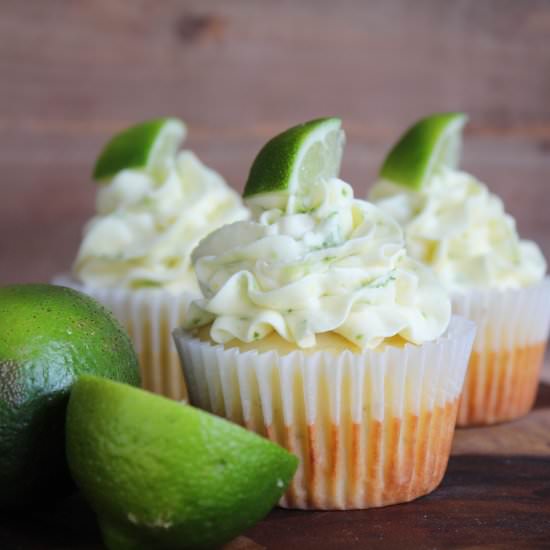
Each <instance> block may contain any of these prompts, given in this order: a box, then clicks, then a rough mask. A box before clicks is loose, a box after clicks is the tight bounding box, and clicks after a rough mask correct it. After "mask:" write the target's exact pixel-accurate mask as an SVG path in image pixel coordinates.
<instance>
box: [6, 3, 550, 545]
mask: <svg viewBox="0 0 550 550" xmlns="http://www.w3.org/2000/svg"><path fill="white" fill-rule="evenodd" d="M0 2H1V8H0V10H1V15H0V169H1V173H2V178H0V284H7V283H14V282H27V281H47V280H49V279H50V278H51V277H52V276H53V275H54V274H56V273H58V272H60V271H66V270H67V269H68V268H69V267H70V265H71V262H72V260H73V259H74V257H75V254H76V251H77V248H78V244H79V242H80V238H81V231H82V227H83V225H84V223H85V222H86V220H87V219H89V217H90V216H91V215H92V214H93V211H94V195H95V187H94V185H93V184H92V183H91V182H90V176H89V174H90V172H91V167H92V165H93V162H94V158H95V156H96V155H97V152H98V150H99V148H100V147H101V145H102V143H104V142H105V140H106V139H107V138H108V137H109V136H110V135H111V134H112V133H113V132H115V131H118V130H119V129H121V128H123V127H125V126H127V125H129V124H132V123H134V122H135V121H138V120H143V119H146V118H150V117H153V116H159V115H176V116H181V117H182V118H184V119H185V120H186V121H187V123H188V125H189V140H188V143H187V144H186V145H188V146H189V147H190V148H192V149H193V150H195V151H196V152H197V153H198V154H199V156H200V157H201V158H202V159H203V160H204V161H205V162H206V163H207V164H208V165H210V166H212V167H214V168H215V169H217V170H219V171H220V172H221V173H222V174H223V175H224V176H225V177H226V179H227V180H228V182H229V183H230V184H231V185H233V186H234V187H235V188H236V189H242V186H243V182H244V180H245V178H246V174H247V170H248V167H249V166H250V163H251V160H252V159H253V158H254V155H255V153H256V152H257V151H258V148H259V147H260V146H261V144H262V143H263V142H265V141H266V140H267V139H268V138H269V137H270V136H271V135H273V134H274V133H275V132H277V131H280V130H283V129H284V128H286V127H288V126H290V125H292V124H295V123H297V122H300V121H303V120H307V119H309V118H313V117H317V116H325V115H340V116H342V118H343V120H344V127H345V129H346V132H347V136H348V144H347V146H346V151H345V155H344V161H343V177H344V179H346V180H347V181H349V182H350V183H352V184H353V186H354V188H355V191H356V194H357V195H358V196H364V194H365V192H366V190H367V189H368V187H369V185H370V184H371V183H372V182H373V181H374V179H375V178H376V173H377V169H378V167H379V165H380V162H381V160H382V158H383V156H384V154H385V152H386V151H387V150H388V147H389V145H390V143H391V142H392V141H393V140H394V139H396V137H397V136H398V135H399V133H400V132H401V131H402V130H403V129H404V128H405V127H406V125H407V124H409V123H410V122H411V121H412V120H414V119H416V118H418V117H419V116H422V115H424V114H426V113H429V112H433V111H447V110H464V111H466V112H468V113H469V114H470V117H471V124H470V125H469V126H468V128H467V130H466V139H465V159H464V166H465V167H466V168H467V169H468V170H471V171H472V172H473V173H475V174H477V175H478V176H479V177H481V178H482V179H483V180H484V181H486V182H487V183H488V184H489V185H490V188H491V189H492V190H493V191H495V192H496V193H497V194H498V195H499V196H501V197H502V198H503V200H504V202H505V204H506V207H507V209H508V211H509V212H510V213H511V214H512V215H513V216H514V217H515V218H516V220H517V226H518V229H519V231H520V233H521V234H522V236H524V237H526V238H531V239H534V240H536V241H537V242H538V243H539V244H540V246H541V248H542V250H543V251H544V253H545V255H546V257H550V217H549V216H548V211H549V206H550V201H549V199H548V196H549V193H548V189H549V187H548V186H549V181H548V180H549V177H550V176H549V175H550V102H549V101H548V98H549V97H550V76H549V75H550V47H549V36H550V1H548V0H522V2H518V1H513V0H484V1H483V2H480V1H479V0H455V1H453V2H441V0H416V1H415V2H414V3H413V2H410V0H386V1H384V2H380V1H376V0H343V1H341V2H331V1H330V0H301V1H300V2H292V1H290V0H281V1H278V2H269V1H259V0H258V1H256V2H251V1H250V0H233V1H232V2H226V1H223V0H164V1H163V2H158V1H155V0H135V1H133V2H127V1H124V0H94V2H74V1H71V0H48V2H45V1H44V0H25V1H21V0H0ZM510 546H513V547H514V548H544V547H548V548H550V367H548V366H547V368H546V370H545V374H544V376H543V383H542V384H541V386H540V392H539V398H538V401H537V406H536V409H535V410H534V411H533V412H532V413H531V414H530V415H529V416H527V417H525V418H523V419H521V420H518V421H517V422H514V423H510V424H505V425H502V426H496V427H493V428H484V429H470V430H459V431H457V434H456V439H455V444H454V448H453V455H452V457H451V460H450V462H449V469H448V472H447V475H446V477H445V479H444V481H443V483H442V485H441V487H440V488H439V489H438V490H437V491H435V492H434V493H433V494H431V495H430V496H427V497H425V498H422V499H420V500H418V501H416V502H413V503H410V504H406V505H398V506H393V507H389V508H385V509H379V510H367V511H356V512H299V511H284V510H278V509H277V510H274V511H273V512H272V513H271V514H270V516H269V517H268V518H266V519H265V520H264V521H262V522H260V523H259V524H258V525H256V526H255V527H254V528H252V529H250V530H249V531H248V532H247V533H245V535H244V538H240V539H239V541H237V542H236V543H235V544H233V548H235V549H236V548H243V549H244V548H261V547H265V548H268V549H278V548H281V549H283V548H284V549H287V548H290V549H292V548H297V547H301V548H302V549H303V550H306V549H308V548H315V549H323V548H327V549H331V548H335V549H336V548H338V549H340V548H350V549H353V548H366V547H368V548H393V547H401V548H409V547H410V548H448V547H453V548H454V547H464V548H480V547H491V548H496V547H499V548H501V547H510ZM65 548H66V549H92V548H94V549H95V548H101V543H100V539H99V534H98V531H97V528H96V526H95V521H94V518H93V515H92V514H91V512H90V511H89V510H88V509H87V507H86V505H85V504H84V503H83V502H82V501H80V500H78V499H76V500H74V499H73V500H71V501H68V502H65V503H62V504H61V505H60V506H59V507H57V508H55V509H52V510H47V511H46V510H45V511H43V512H42V513H40V514H38V515H35V516H32V517H31V516H30V517H28V518H26V519H24V520H20V519H17V518H13V517H3V518H1V519H0V550H4V549H6V550H12V549H13V550H16V549H22V550H27V549H29V550H34V549H37V550H38V549H65Z"/></svg>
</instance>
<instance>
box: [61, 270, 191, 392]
mask: <svg viewBox="0 0 550 550" xmlns="http://www.w3.org/2000/svg"><path fill="white" fill-rule="evenodd" d="M52 282H53V283H54V284H56V285H61V286H67V287H70V288H73V289H75V290H79V291H81V292H84V293H85V294H88V295H89V296H91V297H92V298H95V299H96V300H97V301H98V302H100V303H102V304H103V305H104V306H105V307H106V308H107V309H109V310H110V311H111V312H112V313H113V314H114V316H115V317H116V318H117V319H118V320H119V321H120V323H121V324H122V325H123V326H124V328H125V329H126V330H127V332H128V334H129V335H130V338H131V339H132V342H133V344H134V347H135V349H136V353H137V355H138V357H139V363H140V367H141V382H142V386H143V387H144V388H145V389H146V390H149V391H152V392H155V393H158V394H161V395H164V396H166V397H169V398H172V399H177V400H186V399H187V390H186V387H185V381H184V379H183V376H182V373H181V367H180V362H179V358H178V354H177V351H176V348H175V346H174V342H173V339H172V330H173V329H175V328H176V327H178V326H181V324H182V322H183V320H184V314H185V311H186V309H187V305H188V304H189V302H190V301H191V300H193V299H194V298H196V296H195V295H193V294H192V293H189V292H183V293H180V294H173V293H170V292H167V291H163V290H159V289H147V288H143V289H136V290H131V289H124V288H115V289H111V288H98V287H94V286H91V285H86V284H80V283H79V282H78V281H75V279H73V278H72V277H70V276H68V275H58V276H56V277H54V279H53V280H52Z"/></svg>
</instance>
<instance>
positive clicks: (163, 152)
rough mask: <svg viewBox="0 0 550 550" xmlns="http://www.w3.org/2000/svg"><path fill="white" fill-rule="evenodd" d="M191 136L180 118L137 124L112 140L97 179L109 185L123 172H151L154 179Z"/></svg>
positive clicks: (99, 164) (101, 158)
mask: <svg viewBox="0 0 550 550" xmlns="http://www.w3.org/2000/svg"><path fill="white" fill-rule="evenodd" d="M186 133H187V129H186V126H185V124H184V123H183V122H182V121H181V120H179V119H177V118H158V119H154V120H148V121H145V122H142V123H140V124H136V125H135V126H132V127H130V128H127V129H126V130H123V131H122V132H120V133H119V134H117V135H115V136H114V137H112V138H111V139H110V140H109V142H108V143H107V144H106V145H105V147H104V148H103V150H102V151H101V153H100V155H99V157H98V159H97V161H96V164H95V167H94V172H93V179H94V180H96V181H100V182H101V181H105V180H108V179H110V178H112V177H113V176H115V175H116V174H117V173H118V172H120V171H121V170H126V169H132V168H133V169H139V168H141V169H147V170H149V171H150V172H151V173H152V175H153V176H155V175H158V174H159V173H160V172H163V171H164V170H165V168H166V161H167V159H170V158H171V157H173V155H175V153H176V151H177V150H178V148H179V147H180V146H181V144H182V143H183V140H184V139H185V136H186Z"/></svg>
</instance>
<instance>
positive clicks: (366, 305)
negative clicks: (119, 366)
mask: <svg viewBox="0 0 550 550" xmlns="http://www.w3.org/2000/svg"><path fill="white" fill-rule="evenodd" d="M308 199H309V203H308V208H307V211H304V209H301V211H298V212H296V211H295V209H294V208H293V207H291V206H289V208H288V209H280V208H272V209H269V210H265V211H263V212H258V213H257V215H256V218H255V219H254V220H253V221H241V222H237V223H234V224H231V225H227V226H225V227H222V228H220V229H218V230H217V231H215V232H213V233H212V234H211V235H209V236H208V237H207V238H206V239H204V240H203V241H202V242H201V243H200V245H199V246H198V247H197V248H196V249H195V251H194V252H193V261H194V264H195V269H196V273H197V278H198V280H199V284H200V287H201V290H202V293H203V295H204V298H202V299H199V300H196V301H195V302H193V303H192V305H191V307H190V310H189V311H188V315H187V316H186V319H187V320H188V322H187V323H186V326H185V328H187V329H191V328H195V327H198V326H202V325H205V324H209V323H211V327H210V337H211V339H212V340H213V341H214V342H218V343H225V342H229V341H231V340H233V339H237V340H240V341H241V342H253V341H256V340H260V339H262V338H264V337H266V336H268V335H269V334H271V333H272V332H277V333H278V334H279V335H280V336H281V337H282V338H284V339H285V340H287V341H289V342H293V343H295V344H296V345H297V346H299V347H301V348H308V347H312V346H315V345H316V335H317V334H320V333H325V332H329V331H333V332H335V333H336V334H339V335H340V336H342V337H344V338H346V339H347V340H348V341H349V342H351V343H352V344H354V345H355V346H357V347H358V348H360V349H366V348H376V347H377V346H378V345H380V344H381V343H382V342H383V341H384V339H387V338H391V337H393V336H395V335H399V336H401V337H402V338H404V339H405V340H407V341H410V342H413V343H416V344H420V343H422V342H425V341H428V340H434V339H436V338H437V337H439V336H440V335H441V334H442V333H443V332H444V331H445V329H446V328H447V325H448V323H449V319H450V309H451V308H450V302H449V299H448V297H447V294H446V292H445V291H444V290H443V288H442V287H441V286H440V284H439V283H438V282H437V280H436V278H435V276H434V275H433V274H432V273H431V271H430V270H429V269H427V268H426V267H424V266H422V265H421V264H420V263H419V262H417V261H415V260H413V259H412V258H410V257H409V256H408V255H407V253H406V250H405V247H404V240H403V233H402V230H401V228H400V227H399V224H397V223H396V222H395V221H394V220H393V218H391V217H390V216H389V215H387V214H386V213H385V212H384V211H383V210H381V209H380V208H377V207H376V206H374V205H372V204H370V203H368V202H366V201H362V200H358V199H355V198H354V197H353V190H352V189H351V187H350V186H349V185H348V184H347V183H345V182H343V181H342V180H340V179H337V178H333V179H331V180H329V181H323V182H319V183H318V184H317V185H316V186H314V187H313V188H312V189H311V190H310V192H309V193H308Z"/></svg>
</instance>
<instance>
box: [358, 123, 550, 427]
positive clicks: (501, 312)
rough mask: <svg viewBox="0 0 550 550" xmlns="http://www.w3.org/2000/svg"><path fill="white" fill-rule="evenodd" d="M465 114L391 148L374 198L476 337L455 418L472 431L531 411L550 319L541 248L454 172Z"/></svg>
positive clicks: (549, 287) (496, 203) (423, 128)
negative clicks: (472, 327) (472, 427)
mask: <svg viewBox="0 0 550 550" xmlns="http://www.w3.org/2000/svg"><path fill="white" fill-rule="evenodd" d="M464 122H465V117H464V115H461V114H455V113H449V114H439V115H433V116H431V117H428V118H426V119H423V120H421V121H419V122H418V123H417V124H415V125H414V126H413V127H411V128H410V129H409V130H408V131H407V132H406V133H405V134H404V135H403V137H402V138H401V140H400V141H399V142H398V143H397V145H396V146H395V147H394V148H393V149H392V151H391V152H390V154H389V155H388V157H387V159H386V161H385V163H384V165H383V167H382V170H381V179H380V181H378V182H377V183H376V184H375V185H374V187H373V188H372V190H371V192H370V194H369V200H371V201H373V202H374V203H375V204H377V205H378V206H379V207H380V208H382V209H383V210H385V211H386V212H388V213H389V214H391V215H392V216H393V217H394V218H395V219H397V220H398V221H399V222H400V224H401V225H402V227H403V228H404V231H405V240H406V243H407V249H408V251H409V253H410V254H411V255H412V256H413V257H414V258H417V259H419V260H421V261H422V262H424V263H426V264H428V265H429V266H430V267H431V268H432V269H433V270H434V271H435V272H436V273H437V275H438V276H439V279H440V281H441V282H442V283H443V285H444V286H445V287H446V288H447V289H448V291H449V292H450V293H451V296H452V302H453V310H454V312H455V313H457V314H460V315H463V316H465V317H468V318H470V319H472V320H474V321H475V322H476V324H477V327H478V329H477V336H476V340H475V342H474V347H473V353H472V357H471V360H470V366H469V369H468V374H467V378H466V382H465V386H464V394H463V397H462V401H461V404H460V409H459V413H458V424H459V425H461V426H470V425H476V424H493V423H496V422H502V421H505V420H512V419H514V418H517V417H519V416H522V415H524V414H526V413H527V412H529V410H530V409H531V407H532V405H533V402H534V399H535V395H536V391H537V386H538V378H539V371H540V367H541V364H542V362H543V357H544V351H545V347H546V340H547V337H548V326H549V320H550V281H549V279H548V278H545V273H546V262H545V260H544V258H543V256H542V253H541V251H540V249H539V248H538V246H537V245H536V244H535V243H533V242H531V241H526V240H522V239H520V238H519V236H518V233H517V231H516V225H515V222H514V219H513V218H512V217H511V216H510V215H509V214H507V213H506V211H505V209H504V205H503V203H502V201H501V200H500V199H499V198H498V197H497V196H495V195H494V194H492V193H491V192H490V191H489V189H488V188H487V186H486V185H484V184H483V183H482V182H480V181H479V180H478V179H476V178H475V177H474V176H472V175H470V174H468V173H466V172H462V171H459V170H458V169H457V168H456V165H457V163H458V158H459V146H460V142H461V131H462V127H463V125H464Z"/></svg>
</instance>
